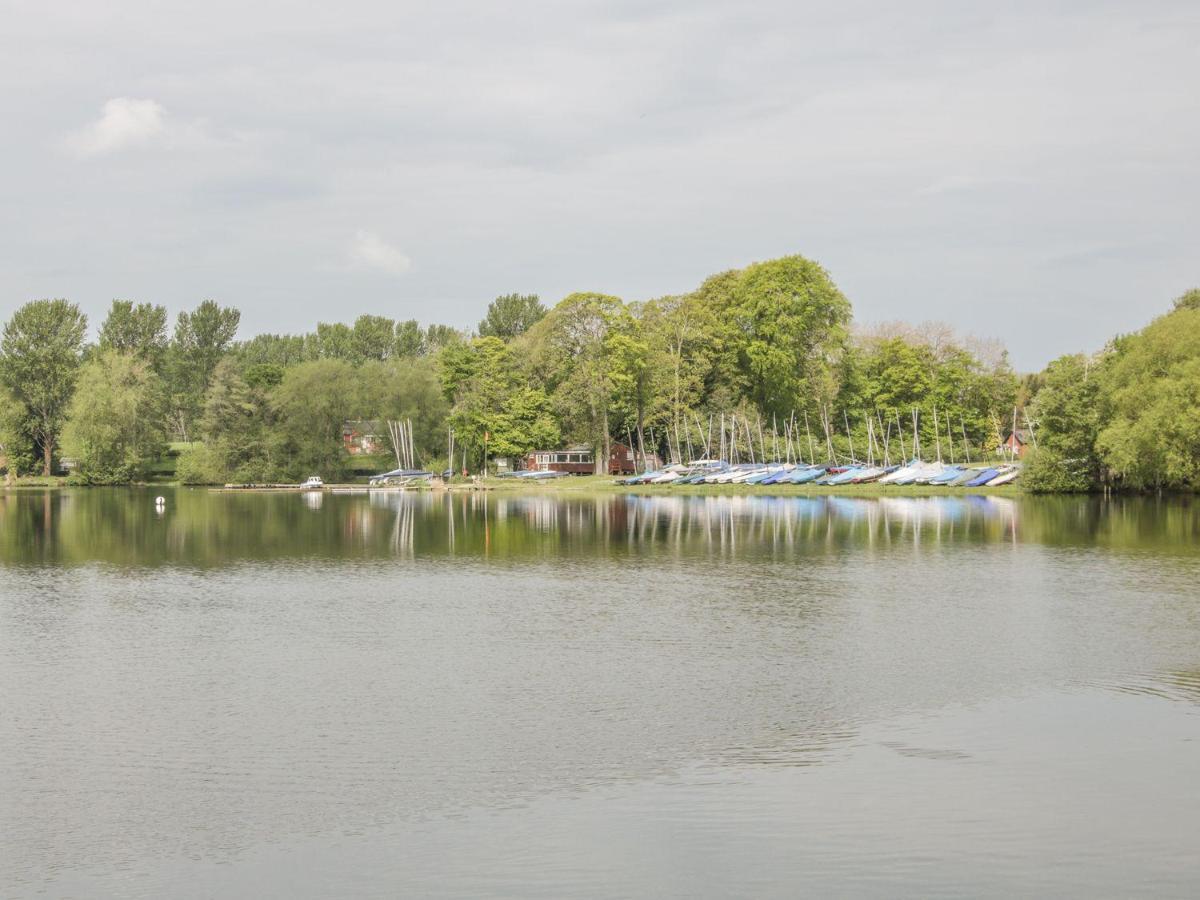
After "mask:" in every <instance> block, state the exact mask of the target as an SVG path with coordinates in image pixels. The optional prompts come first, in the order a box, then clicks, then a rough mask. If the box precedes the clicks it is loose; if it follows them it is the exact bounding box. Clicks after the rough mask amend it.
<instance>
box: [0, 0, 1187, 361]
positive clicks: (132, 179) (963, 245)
mask: <svg viewBox="0 0 1200 900" xmlns="http://www.w3.org/2000/svg"><path fill="white" fill-rule="evenodd" d="M172 6H173V7H174V9H170V7H172ZM3 13H4V15H3V21H2V23H0V121H2V122H3V123H4V140H3V142H0V317H3V318H7V317H8V315H9V314H10V313H11V311H12V310H13V309H15V308H16V307H17V306H19V305H20V304H21V303H23V302H25V301H27V300H30V299H34V298H39V297H45V296H65V297H68V298H70V299H72V300H74V301H76V302H78V303H79V304H80V305H81V306H82V307H83V308H84V310H85V311H86V312H87V313H88V314H89V316H91V317H92V318H93V320H94V323H95V324H98V322H99V319H100V318H101V317H102V316H103V312H104V310H105V309H106V308H107V306H108V304H109V302H110V301H111V300H112V298H114V297H122V298H129V299H136V300H148V301H153V302H156V303H163V304H166V305H167V306H168V307H169V308H170V310H171V311H172V313H174V312H176V311H178V310H179V309H181V308H186V307H190V306H192V305H194V304H195V303H197V302H199V301H200V300H201V299H204V298H206V297H212V298H214V299H216V300H218V301H220V302H222V303H227V304H232V305H235V306H237V307H238V308H240V309H241V310H242V335H243V336H247V335H250V334H253V333H256V332H259V331H268V330H269V331H304V330H308V329H310V328H311V327H312V326H313V325H314V323H315V322H316V321H317V320H318V319H321V320H326V321H332V320H351V319H353V317H354V316H356V315H357V314H359V313H363V312H371V313H380V314H386V315H389V316H393V317H396V318H417V319H420V320H421V321H423V322H430V321H439V322H446V323H449V324H453V325H458V326H470V325H474V324H475V323H476V322H477V321H478V320H479V318H480V317H481V316H482V314H483V311H484V309H485V307H486V305H487V303H488V301H489V300H490V299H491V298H492V297H494V296H495V295H497V294H499V293H505V292H509V291H520V292H535V293H538V294H540V295H541V296H542V298H543V299H544V300H545V301H547V302H550V303H553V302H556V301H557V300H559V299H561V298H562V297H563V296H565V295H566V294H567V293H570V292H571V291H576V290H596V291H604V292H607V293H613V294H617V295H619V296H621V297H623V298H625V299H626V300H638V299H646V298H649V297H653V296H659V295H662V294H668V293H681V292H684V291H687V290H689V289H691V288H693V287H695V286H696V285H697V284H699V283H700V281H701V280H702V279H703V278H704V277H705V276H706V275H708V274H711V273H713V272H718V271H721V270H724V269H728V268H732V267H737V266H742V265H745V264H747V263H750V262H752V261H754V260H760V259H767V258H770V257H775V256H780V255H783V254H786V253H803V254H804V255H806V256H809V257H811V258H813V259H816V260H818V261H819V262H821V263H822V264H823V265H824V266H825V267H826V268H827V269H828V270H829V271H830V273H831V274H832V276H833V278H834V280H835V281H836V282H837V283H838V285H839V286H840V287H841V288H842V290H843V291H844V292H845V293H846V295H847V296H848V297H849V298H850V300H851V301H852V303H853V304H854V309H855V315H856V318H857V319H859V320H861V321H868V322H869V321H878V320H887V319H909V320H913V321H921V320H926V319H941V320H945V321H947V322H950V323H951V324H953V325H954V326H956V327H957V328H959V329H961V330H963V331H967V332H972V333H975V334H978V335H980V336H991V337H998V338H1000V339H1002V340H1003V341H1005V343H1006V344H1007V345H1008V347H1009V349H1010V351H1011V353H1012V357H1013V360H1014V362H1015V364H1016V365H1018V366H1019V367H1021V368H1026V369H1028V368H1036V367H1040V366H1041V365H1042V364H1043V363H1045V362H1046V361H1047V360H1048V359H1050V358H1052V357H1053V356H1056V355H1058V354H1060V353H1063V352H1068V351H1075V350H1087V349H1096V348H1098V347H1099V346H1101V345H1103V343H1104V341H1105V340H1106V339H1107V338H1108V337H1109V336H1110V335H1111V334H1113V333H1115V332H1118V331H1124V330H1131V329H1133V328H1135V327H1138V326H1140V325H1141V324H1142V323H1144V322H1145V321H1147V320H1148V319H1149V318H1150V317H1152V316H1153V315H1155V314H1157V313H1158V312H1161V311H1163V310H1165V309H1166V308H1167V306H1168V305H1169V302H1170V300H1171V298H1172V297H1174V296H1176V295H1178V294H1179V293H1182V292H1183V290H1184V289H1186V288H1187V287H1189V286H1193V285H1197V284H1200V215H1198V213H1200V4H1198V3H1196V2H1195V0H1181V2H1174V3H1171V2H1161V3H1155V2H1137V3H1133V2H1120V3H1103V2H1093V3H1069V2H1068V3H1053V2H1036V3H1020V2H1017V3H1014V2H1008V3H1002V4H995V3H988V4H984V3H962V2H946V3H937V2H930V3H919V2H918V3H906V4H897V3H892V2H872V3H867V2H862V3H855V2H842V3H837V4H830V3H820V4H815V3H814V4H805V3H798V2H794V0H789V2H774V0H758V2H755V3H753V4H749V3H733V2H728V3H712V2H691V3H682V2H678V3H677V2H667V3H654V2H650V0H637V2H634V0H629V2H595V3H573V2H565V0H553V2H545V3H503V4H501V3H459V2H446V0H443V2H439V3H436V4H435V3H427V4H421V5H410V4H404V3H397V2H394V0H389V2H370V3H353V2H340V3H323V4H300V3H295V2H287V3H284V2H263V0H250V2H247V0H239V2H236V3H234V2H226V0H206V2H204V3H186V4H185V3H178V4H169V3H161V2H153V3H152V2H124V0H106V2H104V3H97V2H95V0H86V2H71V0H66V2H64V0H56V2H55V3H52V4H50V3H46V2H44V0H37V2H25V0H17V2H13V0H7V2H5V3H4V4H3Z"/></svg>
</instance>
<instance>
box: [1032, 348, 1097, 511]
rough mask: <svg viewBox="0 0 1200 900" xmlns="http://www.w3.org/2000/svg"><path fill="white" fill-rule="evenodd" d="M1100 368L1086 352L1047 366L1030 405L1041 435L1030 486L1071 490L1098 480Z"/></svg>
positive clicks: (1091, 487)
mask: <svg viewBox="0 0 1200 900" xmlns="http://www.w3.org/2000/svg"><path fill="white" fill-rule="evenodd" d="M1101 374H1102V371H1101V365H1100V364H1099V363H1098V362H1097V361H1096V360H1094V359H1091V358H1089V357H1087V356H1084V355H1083V354H1075V355H1071V356H1061V357H1059V358H1058V359H1056V360H1054V361H1053V362H1051V363H1050V364H1049V365H1048V366H1046V369H1045V372H1044V373H1043V374H1042V377H1041V388H1040V390H1039V391H1038V393H1037V396H1036V397H1035V398H1034V400H1033V403H1032V404H1031V406H1030V410H1029V411H1030V416H1031V419H1032V420H1033V423H1034V429H1035V434H1036V436H1037V449H1036V451H1034V453H1033V455H1032V456H1031V457H1030V458H1029V459H1028V462H1027V466H1026V472H1025V476H1024V480H1025V484H1026V486H1027V487H1028V488H1029V489H1030V490H1032V491H1035V492H1038V493H1069V492H1075V491H1090V490H1095V489H1096V487H1097V486H1098V485H1099V483H1100V474H1101V462H1100V457H1099V454H1098V453H1097V450H1096V439H1097V437H1098V436H1099V432H1100V415H1099V403H1100V392H1101V387H1102V385H1101V379H1100V376H1101Z"/></svg>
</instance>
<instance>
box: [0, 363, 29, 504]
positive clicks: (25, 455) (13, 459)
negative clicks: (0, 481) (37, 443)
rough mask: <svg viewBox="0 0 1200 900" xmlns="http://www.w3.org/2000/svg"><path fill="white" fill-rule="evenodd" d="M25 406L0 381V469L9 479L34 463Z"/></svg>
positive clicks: (22, 472) (25, 470)
mask: <svg viewBox="0 0 1200 900" xmlns="http://www.w3.org/2000/svg"><path fill="white" fill-rule="evenodd" d="M28 426H29V418H28V416H27V414H26V412H25V407H24V406H23V405H22V404H21V402H20V401H19V400H17V398H16V397H14V396H13V395H12V393H11V392H10V391H9V390H8V388H7V387H6V386H5V385H4V384H3V383H2V382H0V469H3V470H4V474H5V478H6V480H8V481H11V480H12V479H13V478H14V477H15V476H17V475H18V474H24V473H25V472H28V471H31V470H32V469H33V465H34V453H33V437H32V436H31V435H30V434H29V427H28Z"/></svg>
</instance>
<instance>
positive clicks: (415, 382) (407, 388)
mask: <svg viewBox="0 0 1200 900" xmlns="http://www.w3.org/2000/svg"><path fill="white" fill-rule="evenodd" d="M360 381H361V383H362V410H363V412H364V414H365V415H366V416H368V417H369V418H370V419H375V420H379V421H380V423H381V428H380V432H381V434H382V435H384V436H385V438H386V440H387V442H388V444H389V446H390V444H391V435H390V434H389V433H388V431H387V429H386V427H382V424H383V422H385V421H387V420H389V419H390V420H394V421H404V420H408V419H411V420H412V423H413V444H414V445H415V450H416V455H417V459H418V460H423V459H425V458H426V457H428V456H431V455H433V454H434V453H436V452H439V451H444V450H445V448H446V414H447V411H448V409H449V404H448V403H447V402H446V399H445V397H444V396H443V394H442V385H441V383H440V382H439V380H438V375H437V371H436V368H435V366H434V363H433V361H432V360H430V359H429V358H428V357H417V358H409V359H393V360H389V361H388V362H383V363H369V364H367V365H366V366H364V367H363V369H362V371H361V373H360ZM392 449H393V450H394V448H392Z"/></svg>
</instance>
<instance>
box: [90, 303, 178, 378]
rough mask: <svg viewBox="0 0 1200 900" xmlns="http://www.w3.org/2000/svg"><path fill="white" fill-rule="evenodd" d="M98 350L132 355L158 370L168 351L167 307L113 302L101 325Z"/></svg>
mask: <svg viewBox="0 0 1200 900" xmlns="http://www.w3.org/2000/svg"><path fill="white" fill-rule="evenodd" d="M99 344H100V349H101V350H112V351H115V352H117V353H132V354H133V355H135V356H139V357H141V358H142V359H144V360H146V361H147V362H148V363H150V365H152V366H153V367H154V368H155V371H158V370H159V368H160V367H161V366H162V361H163V357H164V355H165V354H166V352H167V308H166V307H165V306H156V305H155V304H152V303H138V304H135V303H134V302H133V301H132V300H114V301H113V302H112V306H111V307H110V308H109V311H108V315H107V316H106V317H105V319H104V323H103V324H102V325H101V326H100V341H99Z"/></svg>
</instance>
